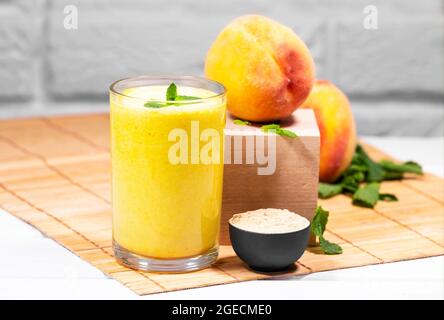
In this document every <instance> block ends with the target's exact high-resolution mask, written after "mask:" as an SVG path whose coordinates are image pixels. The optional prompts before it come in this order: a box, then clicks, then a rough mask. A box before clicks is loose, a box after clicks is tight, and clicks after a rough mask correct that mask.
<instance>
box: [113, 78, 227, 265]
mask: <svg viewBox="0 0 444 320" xmlns="http://www.w3.org/2000/svg"><path fill="white" fill-rule="evenodd" d="M167 87H168V86H167V85H153V86H145V87H135V88H129V89H125V90H124V91H123V92H122V94H116V93H111V97H110V100H111V101H110V104H111V147H112V150H111V151H112V203H113V239H114V241H115V242H117V243H118V245H119V246H120V247H122V248H124V249H126V250H128V251H130V252H133V253H136V254H138V255H142V256H145V257H150V258H155V259H177V258H186V257H192V256H196V255H199V254H202V253H205V252H207V251H208V250H210V249H212V248H214V247H216V246H217V239H218V234H219V223H220V214H221V196H222V178H223V140H224V139H223V129H224V126H225V98H216V99H215V98H210V97H214V96H216V94H215V93H214V92H211V91H209V90H206V89H200V88H193V87H186V86H178V92H179V93H180V94H182V95H188V96H194V97H199V98H204V99H202V100H201V102H198V101H196V102H194V101H192V102H189V103H186V104H183V105H171V106H166V107H162V108H148V107H145V106H144V102H146V101H148V100H161V101H162V100H165V92H166V90H167ZM205 98H207V99H205ZM193 121H194V126H193V125H192V123H193ZM196 121H197V122H196ZM196 124H198V129H199V133H201V132H203V131H204V130H205V129H214V130H216V131H217V132H218V134H219V136H220V145H219V150H217V151H218V152H219V153H220V155H221V159H220V161H218V163H217V162H212V163H201V161H198V163H192V157H193V156H195V155H196V154H195V153H196V150H197V149H196V147H198V150H200V149H201V148H202V147H204V146H205V145H206V144H207V142H206V141H201V140H200V139H199V136H198V137H197V138H196ZM174 129H181V132H186V134H187V136H188V145H187V147H186V151H187V152H186V153H187V159H189V161H188V163H187V164H184V163H179V164H177V163H172V162H171V159H170V158H169V154H170V153H171V148H172V146H173V145H175V144H176V143H177V141H176V140H174V141H169V135H170V132H171V131H172V130H174ZM192 135H194V137H192ZM192 139H194V142H193V141H191V140H192ZM196 139H197V140H196ZM170 140H171V137H170ZM193 143H195V144H194V149H193ZM182 151H183V150H182ZM195 159H196V158H195Z"/></svg>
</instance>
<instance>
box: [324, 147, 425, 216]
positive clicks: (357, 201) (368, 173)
mask: <svg viewBox="0 0 444 320" xmlns="http://www.w3.org/2000/svg"><path fill="white" fill-rule="evenodd" d="M405 173H411V174H417V175H422V174H423V171H422V167H421V166H420V165H419V164H417V163H416V162H413V161H407V162H404V163H399V164H398V163H394V162H392V161H389V160H382V161H379V162H376V161H374V160H372V159H371V158H370V157H369V155H368V154H367V153H366V152H365V150H364V148H363V147H362V146H360V145H358V146H357V147H356V150H355V154H354V155H353V159H352V162H351V164H350V165H349V167H348V168H347V169H346V170H345V172H344V173H343V174H342V175H341V176H340V177H339V179H338V180H337V181H335V182H334V183H322V182H321V183H319V188H318V195H319V198H321V199H327V198H331V197H333V196H335V195H338V194H351V195H352V203H353V204H354V205H356V206H361V207H367V208H373V207H374V206H375V204H376V203H377V202H378V201H398V198H397V197H396V196H395V195H393V194H387V193H380V192H379V183H381V182H382V181H384V180H398V179H402V178H403V177H404V174H405ZM364 183H367V184H365V185H363V186H362V184H364Z"/></svg>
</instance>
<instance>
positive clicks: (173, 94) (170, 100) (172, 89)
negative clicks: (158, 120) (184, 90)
mask: <svg viewBox="0 0 444 320" xmlns="http://www.w3.org/2000/svg"><path fill="white" fill-rule="evenodd" d="M165 98H166V101H167V102H158V101H147V102H146V103H145V104H144V106H145V107H146V108H155V109H158V108H164V107H168V106H179V105H182V104H183V102H182V103H175V102H174V101H190V100H198V99H200V98H199V97H193V96H186V95H179V94H177V86H176V84H175V83H174V82H172V83H171V84H170V85H169V86H168V88H167V90H166V94H165Z"/></svg>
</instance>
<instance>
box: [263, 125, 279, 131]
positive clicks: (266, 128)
mask: <svg viewBox="0 0 444 320" xmlns="http://www.w3.org/2000/svg"><path fill="white" fill-rule="evenodd" d="M280 127H281V126H280V125H278V124H275V123H272V124H265V125H263V126H262V127H261V129H262V131H264V132H268V131H270V130H275V131H276V130H277V129H279V128H280Z"/></svg>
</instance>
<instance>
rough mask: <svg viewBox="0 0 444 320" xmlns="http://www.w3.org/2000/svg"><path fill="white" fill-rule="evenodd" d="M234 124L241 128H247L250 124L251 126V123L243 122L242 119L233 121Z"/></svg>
mask: <svg viewBox="0 0 444 320" xmlns="http://www.w3.org/2000/svg"><path fill="white" fill-rule="evenodd" d="M233 123H234V124H237V125H239V126H247V125H249V124H251V123H250V122H249V121H245V120H241V119H235V120H233Z"/></svg>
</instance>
